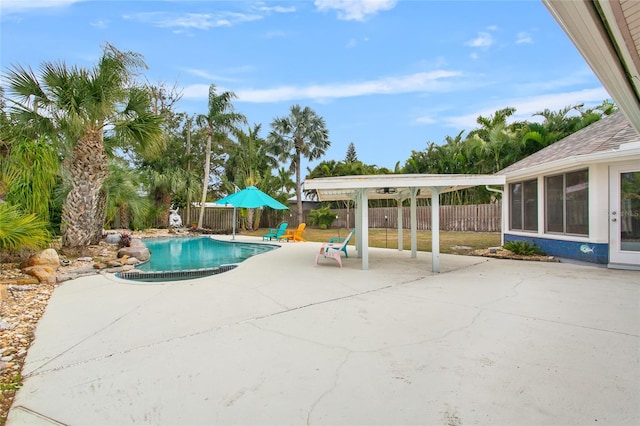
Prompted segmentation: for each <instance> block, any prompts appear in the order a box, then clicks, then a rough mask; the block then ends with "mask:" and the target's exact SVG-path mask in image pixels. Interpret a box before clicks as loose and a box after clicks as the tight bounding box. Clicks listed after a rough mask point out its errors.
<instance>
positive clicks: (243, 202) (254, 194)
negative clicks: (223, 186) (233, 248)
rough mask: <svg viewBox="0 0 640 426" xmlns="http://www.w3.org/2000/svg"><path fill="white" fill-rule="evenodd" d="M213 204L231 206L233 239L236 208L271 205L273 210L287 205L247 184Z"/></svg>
mask: <svg viewBox="0 0 640 426" xmlns="http://www.w3.org/2000/svg"><path fill="white" fill-rule="evenodd" d="M215 204H222V205H226V206H233V239H235V238H236V208H238V207H240V208H243V209H257V208H258V207H265V206H267V207H271V208H272V209H275V210H286V209H288V208H289V207H287V206H285V205H284V204H282V203H281V202H280V201H278V200H276V199H275V198H273V197H271V196H270V195H268V194H265V193H264V192H262V191H260V190H259V189H258V188H256V187H255V186H248V187H246V188H245V189H243V190H241V191H238V192H235V193H233V194H230V195H227V196H226V197H224V198H221V199H219V200H218V201H215Z"/></svg>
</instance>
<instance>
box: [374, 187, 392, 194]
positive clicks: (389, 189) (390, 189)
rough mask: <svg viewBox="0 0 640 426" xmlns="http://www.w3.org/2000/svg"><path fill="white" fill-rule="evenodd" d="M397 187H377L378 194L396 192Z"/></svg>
mask: <svg viewBox="0 0 640 426" xmlns="http://www.w3.org/2000/svg"><path fill="white" fill-rule="evenodd" d="M395 193H396V189H395V188H378V189H376V194H395Z"/></svg>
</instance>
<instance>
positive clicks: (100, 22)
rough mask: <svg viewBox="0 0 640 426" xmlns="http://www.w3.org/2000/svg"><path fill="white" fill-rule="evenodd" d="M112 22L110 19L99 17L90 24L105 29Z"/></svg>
mask: <svg viewBox="0 0 640 426" xmlns="http://www.w3.org/2000/svg"><path fill="white" fill-rule="evenodd" d="M110 23H111V21H109V20H108V19H98V20H97V21H93V22H92V23H91V24H89V25H91V26H92V27H94V28H100V29H101V30H104V29H106V28H109V24H110Z"/></svg>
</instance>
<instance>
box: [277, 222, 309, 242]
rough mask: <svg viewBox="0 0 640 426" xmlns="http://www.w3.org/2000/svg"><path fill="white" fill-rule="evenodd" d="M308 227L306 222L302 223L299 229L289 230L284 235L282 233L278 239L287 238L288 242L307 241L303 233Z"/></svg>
mask: <svg viewBox="0 0 640 426" xmlns="http://www.w3.org/2000/svg"><path fill="white" fill-rule="evenodd" d="M306 227H307V224H306V223H304V222H303V223H301V224H300V225H298V229H296V230H295V231H294V230H288V231H287V232H286V233H285V234H284V235H281V236H280V237H278V241H280V240H287V242H289V241H292V240H293V241H300V242H305V241H306V240H305V239H304V238H302V233H303V232H304V229H305V228H306Z"/></svg>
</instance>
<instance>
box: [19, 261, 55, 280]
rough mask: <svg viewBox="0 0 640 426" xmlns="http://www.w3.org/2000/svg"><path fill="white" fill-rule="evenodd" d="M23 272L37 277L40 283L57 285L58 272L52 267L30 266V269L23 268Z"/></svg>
mask: <svg viewBox="0 0 640 426" xmlns="http://www.w3.org/2000/svg"><path fill="white" fill-rule="evenodd" d="M59 263H60V262H59V261H58V264H59ZM22 272H24V273H25V274H29V275H31V276H34V277H36V278H37V279H38V281H39V282H40V283H47V284H55V283H56V270H55V269H54V268H52V267H51V266H42V265H38V266H29V267H28V268H22Z"/></svg>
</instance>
